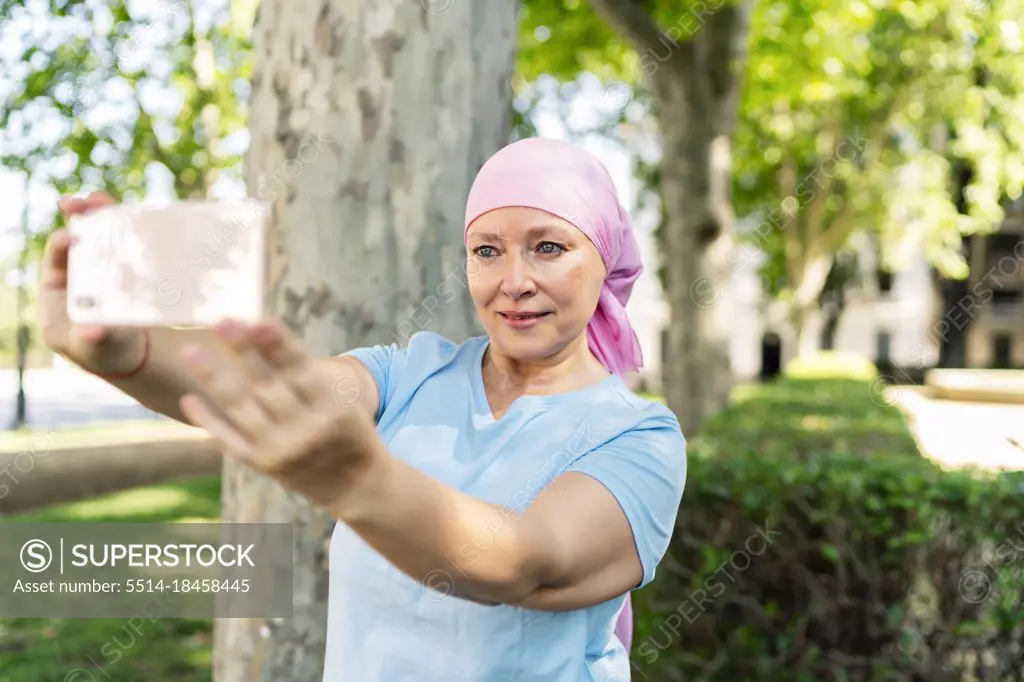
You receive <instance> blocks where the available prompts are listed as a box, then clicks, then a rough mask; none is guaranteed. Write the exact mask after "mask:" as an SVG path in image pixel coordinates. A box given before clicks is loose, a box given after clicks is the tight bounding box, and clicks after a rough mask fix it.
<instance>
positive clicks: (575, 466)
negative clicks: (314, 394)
mask: <svg viewBox="0 0 1024 682" xmlns="http://www.w3.org/2000/svg"><path fill="white" fill-rule="evenodd" d="M487 343H488V339H487V337H475V338H472V339H469V340H468V341H466V342H464V343H461V344H458V343H454V342H452V341H449V340H447V339H445V338H444V337H442V336H439V335H437V334H435V333H432V332H420V333H418V334H416V335H414V336H413V337H412V338H411V339H410V341H409V344H408V346H407V347H406V348H400V347H398V346H395V345H392V346H374V347H371V348H360V349H356V350H353V351H350V352H349V353H347V354H346V355H351V356H354V357H356V358H358V359H359V360H361V361H362V362H363V363H364V364H365V365H366V366H367V367H368V368H369V370H370V372H371V373H372V374H373V377H374V379H375V380H376V381H377V386H378V388H379V391H380V396H381V409H380V410H379V416H378V422H377V430H378V432H379V433H380V435H381V437H382V438H383V440H384V441H385V442H386V443H387V445H388V448H389V449H390V451H391V453H392V454H393V455H394V456H395V457H398V458H399V459H401V460H403V461H405V462H407V463H408V464H410V465H412V466H414V467H416V468H418V469H420V470H421V471H423V472H425V473H427V474H428V475H430V476H432V477H433V478H435V479H437V480H440V481H442V482H443V483H446V484H448V485H450V486H452V487H454V488H457V489H458V490H460V491H462V492H464V493H466V494H467V495H471V496H473V497H475V498H477V499H481V500H484V501H486V502H490V503H492V504H495V505H499V506H501V507H504V508H506V509H508V510H510V511H511V512H514V514H515V515H518V514H521V513H522V512H523V511H524V510H525V509H526V508H527V507H528V506H529V504H530V502H531V501H532V500H533V499H534V498H535V497H536V496H537V494H538V493H540V491H541V490H543V489H544V488H545V487H546V486H547V485H548V484H549V483H550V482H551V481H552V480H553V479H554V478H555V477H556V476H558V475H559V474H561V473H563V472H566V471H578V472H583V473H585V474H589V475H590V476H592V477H594V478H595V479H597V480H598V481H600V482H601V483H602V484H604V486H605V487H607V488H608V490H610V491H611V492H612V494H613V495H615V497H616V498H617V500H618V502H619V504H620V506H621V507H622V509H623V510H624V512H625V514H626V517H627V518H628V519H629V523H630V525H631V526H632V529H633V536H634V539H635V541H636V546H637V550H638V551H639V555H640V558H641V561H642V564H643V580H642V581H641V582H640V584H639V585H637V587H642V586H644V585H647V584H648V583H649V582H650V581H651V580H652V579H653V578H654V573H655V566H656V565H657V564H658V562H659V561H660V560H661V558H662V556H663V555H664V553H665V551H666V549H667V547H668V543H669V539H670V536H671V534H672V529H673V527H674V525H675V519H676V513H677V511H678V509H679V504H680V500H681V497H682V492H683V485H684V483H685V480H686V441H685V439H684V438H683V434H682V433H681V431H680V428H679V423H678V421H677V420H676V418H675V415H674V414H673V413H672V412H671V411H670V410H668V408H666V407H665V406H663V405H660V404H658V403H654V402H650V401H647V400H644V399H642V398H640V397H639V396H637V395H636V394H635V393H633V392H632V391H630V390H629V388H628V387H627V386H626V385H625V383H624V382H623V381H622V379H621V378H620V377H618V376H615V375H610V376H609V377H608V378H607V379H605V380H603V381H602V382H601V383H599V384H596V385H593V386H590V387H587V388H585V389H582V390H578V391H572V392H569V393H562V394H558V395H546V396H541V395H537V396H521V397H520V398H518V399H517V400H516V401H515V402H514V403H512V405H511V406H510V408H509V409H508V411H507V412H506V414H505V415H503V416H502V418H501V419H499V420H495V419H494V417H493V415H492V413H491V410H490V407H489V406H488V403H487V398H486V395H485V393H484V385H483V378H482V372H481V360H482V358H483V354H484V350H485V349H486V347H487ZM509 518H510V519H514V515H512V514H510V517H509ZM497 521H498V519H497V518H496V522H497ZM507 522H508V521H506V523H507ZM506 527H507V526H506ZM484 538H485V539H484V540H481V541H480V543H479V545H478V544H473V543H470V544H467V546H466V547H464V548H462V550H460V552H461V553H462V555H463V556H464V557H467V558H469V557H472V556H473V553H478V552H481V551H485V550H486V549H487V543H488V540H486V535H485V536H484ZM592 541H593V542H602V538H601V537H600V536H598V537H594V538H592ZM445 579H446V578H445V575H444V574H441V573H440V572H438V573H436V574H434V575H432V576H428V577H427V579H426V580H425V581H424V582H423V583H421V582H420V581H418V580H414V579H412V578H410V577H409V576H407V575H406V574H404V573H402V572H401V571H399V570H398V569H397V568H395V567H394V566H392V565H391V564H390V563H388V561H387V560H386V559H384V558H383V557H382V556H381V555H380V554H378V553H377V552H376V550H374V549H373V548H371V547H370V546H369V545H367V544H366V543H365V542H363V540H362V539H361V538H360V537H359V536H358V535H356V534H355V533H354V532H352V531H351V530H350V529H349V528H348V527H347V526H346V525H344V524H342V523H339V524H337V525H336V527H335V531H334V536H333V539H332V542H331V555H330V598H329V606H328V628H327V652H326V661H325V672H324V681H325V682H591V681H593V682H628V681H629V679H630V676H629V660H628V657H627V652H626V651H625V648H624V647H623V645H622V643H621V642H620V641H619V640H618V638H617V637H616V636H615V634H614V632H613V630H614V627H615V621H616V618H617V616H618V614H619V611H620V609H621V608H622V606H623V604H624V601H625V595H622V596H619V597H616V598H614V599H611V600H610V601H607V602H604V603H602V604H598V605H596V606H593V607H590V608H586V609H579V610H574V611H563V612H545V611H536V610H530V609H523V608H519V607H513V606H506V605H501V606H484V605H481V604H476V603H473V602H469V601H466V600H464V599H459V598H456V597H451V596H447V594H445V593H444V592H443V589H444V584H445ZM424 583H426V585H431V586H433V587H434V588H440V589H441V591H437V590H435V589H431V588H430V587H427V586H426V585H425V584H424Z"/></svg>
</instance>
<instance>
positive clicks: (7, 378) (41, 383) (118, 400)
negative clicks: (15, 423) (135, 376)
mask: <svg viewBox="0 0 1024 682" xmlns="http://www.w3.org/2000/svg"><path fill="white" fill-rule="evenodd" d="M17 393H18V373H17V372H15V371H13V370H0V431H2V430H5V429H7V428H8V426H9V425H10V422H11V419H12V417H13V416H14V408H15V397H16V395H17ZM25 398H26V403H27V407H28V410H27V411H28V421H29V425H30V426H31V427H32V428H34V429H40V430H43V429H47V428H57V429H62V428H71V427H75V426H85V425H87V424H90V423H96V422H109V421H123V420H135V419H156V418H163V417H161V416H160V415H157V414H156V413H154V412H152V411H150V410H147V409H146V408H144V407H143V406H142V405H139V404H138V403H137V402H136V401H135V400H134V399H132V398H130V397H129V396H127V395H126V394H124V393H122V392H121V391H119V390H117V389H116V388H114V387H113V386H111V385H110V384H108V383H106V382H104V381H102V380H101V379H98V378H96V377H94V376H92V375H91V374H88V373H86V372H83V371H81V370H79V369H33V370H29V371H28V372H26V374H25Z"/></svg>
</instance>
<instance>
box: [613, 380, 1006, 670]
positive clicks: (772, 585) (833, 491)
mask: <svg viewBox="0 0 1024 682" xmlns="http://www.w3.org/2000/svg"><path fill="white" fill-rule="evenodd" d="M1022 493H1024V475H1020V474H1003V475H996V474H985V473H981V472H974V471H959V472H945V471H942V470H941V469H939V468H938V467H936V466H935V465H933V464H932V463H931V462H929V461H928V460H926V459H924V458H922V457H920V456H918V454H917V452H916V449H915V446H914V440H913V438H912V437H911V435H910V433H908V432H907V429H906V426H905V424H904V420H903V419H902V417H901V415H900V414H899V413H898V412H897V411H896V409H895V408H893V407H891V406H889V405H887V404H885V403H884V402H883V401H880V400H877V399H876V395H875V393H874V391H873V389H872V386H871V381H870V380H865V379H862V380H859V381H856V380H852V379H834V380H807V379H794V378H785V379H782V380H780V381H778V382H777V383H774V384H771V385H767V386H760V387H756V388H754V389H750V390H748V391H746V393H745V395H742V396H741V398H740V399H739V400H737V401H736V402H735V404H734V405H732V406H731V407H730V409H728V410H726V411H724V412H723V413H721V414H719V415H717V416H715V417H714V418H712V419H711V420H709V421H708V422H707V423H706V425H705V426H704V428H703V429H702V432H701V434H700V436H699V437H697V438H694V439H693V441H692V442H691V446H690V453H689V475H688V480H687V489H686V493H685V495H684V498H683V506H682V509H681V513H680V516H679V522H678V524H677V528H676V532H675V536H674V538H673V543H672V546H671V547H670V549H669V552H668V554H667V555H666V558H665V560H664V562H663V563H662V565H661V567H660V568H659V575H658V578H657V579H656V580H655V582H654V584H653V585H651V586H650V587H648V588H647V589H645V590H642V591H640V592H638V593H637V594H636V595H635V599H636V602H635V603H636V609H637V632H636V638H635V643H634V645H633V652H632V659H633V661H634V666H635V667H636V673H635V675H634V679H637V680H651V681H652V682H668V681H670V680H710V681H717V680H721V681H722V682H725V681H728V682H743V681H746V680H750V681H754V680H757V681H759V682H760V681H765V680H768V681H775V680H777V681H778V682H782V681H785V682H804V681H806V682H810V681H812V680H814V681H818V680H837V681H839V680H851V681H852V680H857V681H875V680H878V681H881V680H911V681H914V682H918V681H920V682H926V681H927V682H941V681H942V680H963V679H978V680H990V679H991V680H1009V679H1015V680H1016V679H1022V678H1021V677H1012V675H1021V674H1022V673H1024V668H1022V660H1024V604H1022V603H1020V600H1021V596H1020V595H1021V587H1022V585H1024V579H1022V573H1024V523H1022V519H1021V515H1020V499H1021V495H1022ZM1014 524H1018V525H1016V526H1015V525H1014Z"/></svg>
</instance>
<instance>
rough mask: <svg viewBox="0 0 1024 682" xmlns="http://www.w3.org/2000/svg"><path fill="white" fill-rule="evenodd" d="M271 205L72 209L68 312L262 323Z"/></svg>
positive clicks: (154, 322)
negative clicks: (82, 211)
mask: <svg viewBox="0 0 1024 682" xmlns="http://www.w3.org/2000/svg"><path fill="white" fill-rule="evenodd" d="M269 212H270V207H269V205H268V204H267V203H266V202H262V201H259V200H256V199H245V200H240V201H235V200H232V201H185V202H180V203H176V204H173V205H171V206H167V207H160V208H157V207H151V206H107V207H103V208H100V209H96V210H93V211H90V212H89V213H86V214H78V215H74V216H71V218H70V220H69V222H68V232H69V233H70V235H71V238H72V243H71V248H70V249H69V251H68V285H67V312H68V319H69V320H70V321H71V322H72V323H74V324H89V325H103V326H124V327H131V326H168V327H210V326H213V325H215V324H217V323H218V322H220V321H221V320H224V319H225V318H232V319H236V320H239V321H242V322H248V323H253V322H259V321H261V320H263V319H264V318H265V313H266V286H267V282H266V280H267V275H266V272H267V267H266V261H267V257H266V242H267V223H268V218H269Z"/></svg>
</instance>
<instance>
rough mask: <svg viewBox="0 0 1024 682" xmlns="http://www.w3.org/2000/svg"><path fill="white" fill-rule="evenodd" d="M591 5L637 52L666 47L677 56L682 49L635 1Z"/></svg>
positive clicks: (607, 0) (608, 0) (593, 0)
mask: <svg viewBox="0 0 1024 682" xmlns="http://www.w3.org/2000/svg"><path fill="white" fill-rule="evenodd" d="M590 5H591V7H593V8H594V12H596V13H597V15H598V16H599V17H601V18H602V19H603V20H604V21H605V23H606V24H608V25H609V26H611V27H612V29H614V30H615V32H616V33H618V34H619V35H622V36H624V37H625V38H626V39H627V40H629V41H630V42H631V43H633V47H634V48H635V49H636V51H637V52H645V51H647V50H650V49H653V48H657V47H666V48H669V49H670V50H671V51H672V53H673V54H675V53H678V52H679V50H680V48H681V47H682V45H681V44H680V43H679V42H678V41H676V40H673V39H672V37H671V36H669V35H668V34H666V33H665V32H664V31H663V30H662V29H661V27H660V26H658V23H657V22H656V21H655V20H654V18H653V17H652V16H651V15H650V14H648V13H647V11H646V10H644V8H643V7H641V6H640V5H639V4H638V3H637V2H635V0H590Z"/></svg>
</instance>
